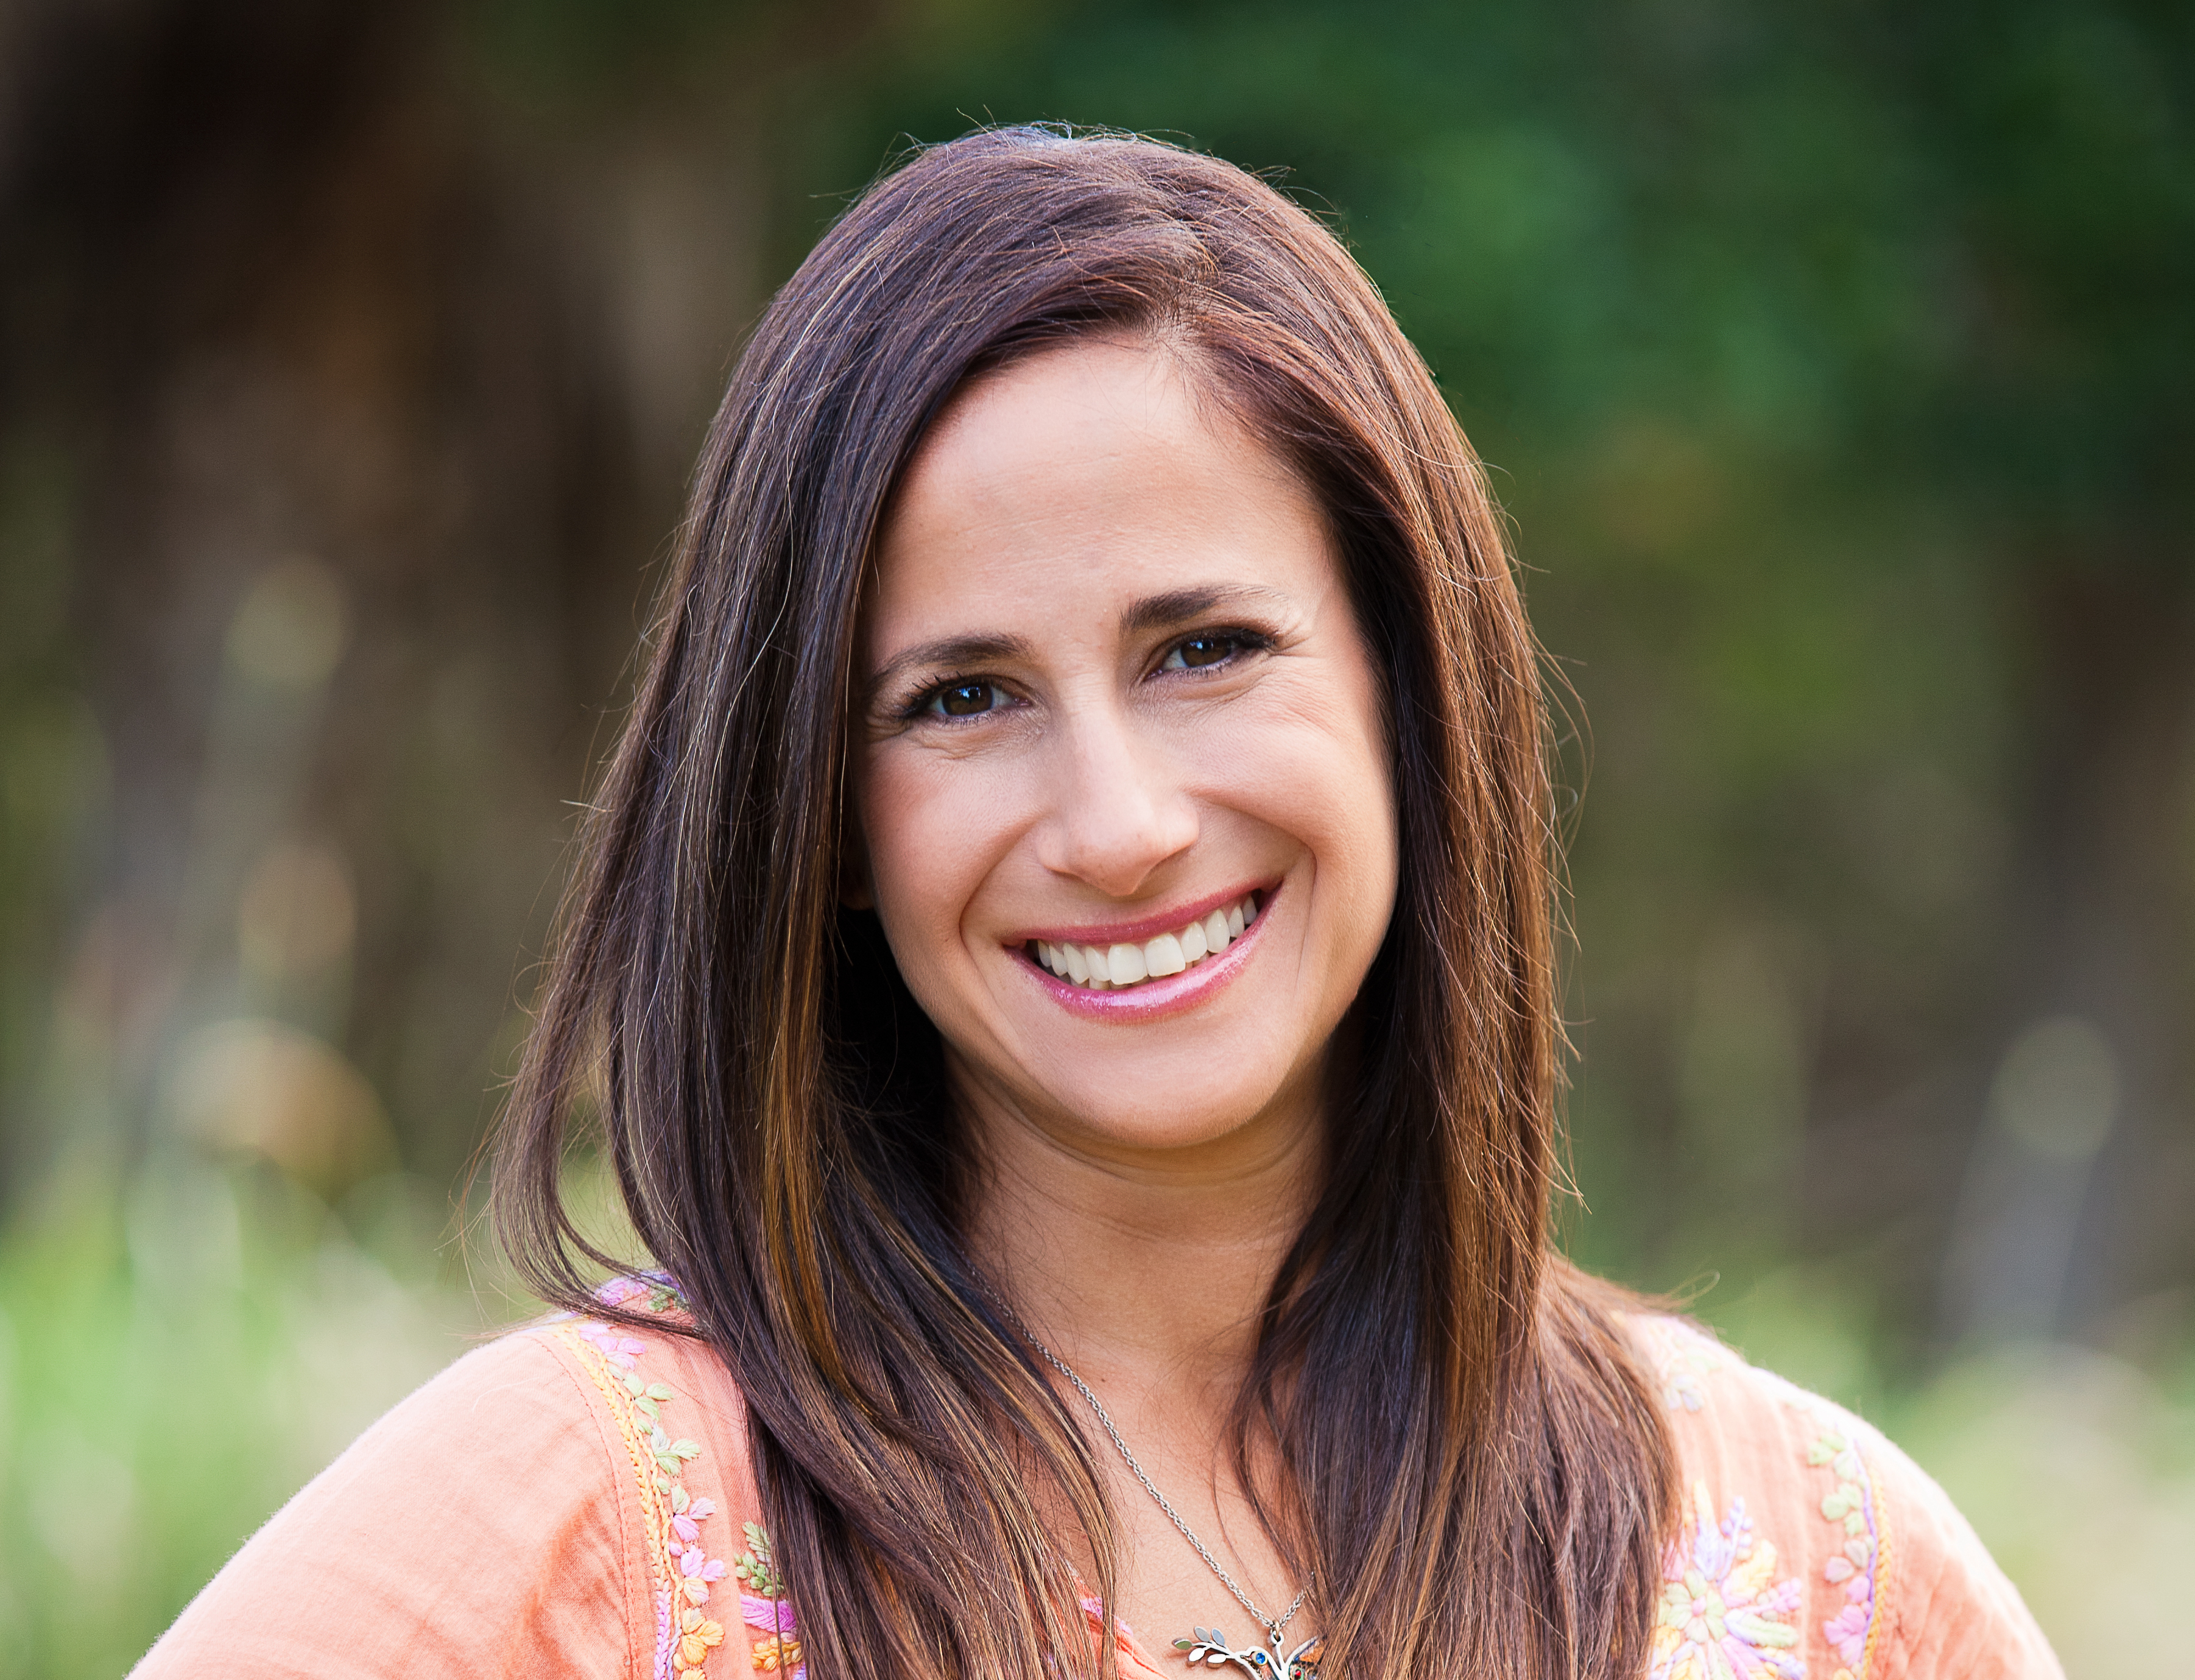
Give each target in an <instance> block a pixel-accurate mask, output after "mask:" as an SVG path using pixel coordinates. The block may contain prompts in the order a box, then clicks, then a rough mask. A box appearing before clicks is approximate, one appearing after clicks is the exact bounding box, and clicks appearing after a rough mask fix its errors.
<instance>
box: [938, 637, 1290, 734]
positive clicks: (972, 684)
mask: <svg viewBox="0 0 2195 1680" xmlns="http://www.w3.org/2000/svg"><path fill="white" fill-rule="evenodd" d="M1191 642H1224V643H1225V644H1228V650H1227V652H1226V653H1225V654H1224V655H1222V656H1221V657H1220V658H1218V659H1216V660H1214V661H1212V663H1211V664H1209V665H1188V664H1184V665H1180V666H1176V667H1168V666H1167V663H1166V660H1170V659H1172V657H1173V656H1174V655H1176V654H1178V653H1179V652H1180V651H1181V650H1182V649H1184V648H1185V647H1187V646H1188V645H1189V644H1190V643H1191ZM1272 646H1273V638H1272V637H1270V636H1269V635H1268V634H1266V633H1265V632H1264V631H1262V630H1251V629H1247V628H1244V627H1241V626H1236V627H1234V628H1231V629H1226V630H1199V631H1196V632H1193V633H1191V634H1190V635H1187V636H1184V637H1182V638H1180V639H1179V640H1178V641H1175V642H1172V643H1169V644H1167V650H1166V658H1165V659H1162V660H1161V661H1160V662H1159V666H1158V669H1159V670H1161V671H1164V670H1167V669H1168V668H1172V669H1173V670H1176V671H1178V672H1179V673H1182V674H1183V675H1185V676H1189V677H1201V676H1202V675H1203V674H1204V673H1207V672H1213V671H1221V670H1224V669H1225V668H1226V667H1229V666H1230V665H1232V664H1234V663H1235V661H1236V660H1238V659H1240V658H1241V657H1242V655H1244V654H1250V653H1265V652H1267V651H1269V650H1270V649H1271V648H1272ZM1004 686H1005V685H1004V684H1001V683H1000V682H998V681H997V680H996V679H995V678H989V677H985V676H982V675H980V674H978V673H972V672H971V673H961V674H959V675H956V676H951V677H947V678H943V679H942V681H939V682H935V683H932V684H930V686H929V687H927V688H925V689H924V690H921V692H919V693H918V694H916V695H913V696H911V697H910V698H909V699H908V700H907V703H906V704H905V705H904V706H902V707H901V708H900V717H901V719H902V721H903V722H907V723H919V722H921V721H922V720H924V719H930V721H932V722H936V723H942V724H965V723H973V722H975V721H976V720H977V719H979V718H988V717H989V716H991V715H992V713H994V712H996V711H998V710H1000V707H995V706H994V707H990V708H989V709H988V710H986V711H982V712H971V713H967V714H965V716H961V717H957V718H956V717H951V716H948V715H945V714H943V713H938V712H936V711H934V710H933V709H932V708H933V707H935V706H936V703H937V701H938V700H939V698H940V697H941V696H943V695H946V694H948V693H950V692H951V691H952V690H954V689H964V688H979V687H980V688H988V689H992V690H999V689H1001V688H1003V687H1004Z"/></svg>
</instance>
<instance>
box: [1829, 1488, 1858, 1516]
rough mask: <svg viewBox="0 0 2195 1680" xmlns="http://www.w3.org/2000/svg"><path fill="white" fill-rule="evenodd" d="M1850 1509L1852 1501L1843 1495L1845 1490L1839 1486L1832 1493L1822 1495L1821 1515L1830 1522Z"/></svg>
mask: <svg viewBox="0 0 2195 1680" xmlns="http://www.w3.org/2000/svg"><path fill="white" fill-rule="evenodd" d="M1851 1509H1852V1501H1851V1500H1850V1499H1848V1498H1846V1497H1845V1490H1844V1489H1843V1488H1841V1487H1840V1488H1839V1489H1837V1491H1836V1492H1834V1493H1827V1494H1824V1495H1823V1497H1822V1515H1823V1516H1825V1517H1827V1518H1829V1521H1832V1522H1835V1521H1836V1520H1837V1519H1838V1518H1839V1517H1841V1516H1842V1515H1844V1514H1845V1513H1846V1511H1848V1510H1851Z"/></svg>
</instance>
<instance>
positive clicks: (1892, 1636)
mask: <svg viewBox="0 0 2195 1680" xmlns="http://www.w3.org/2000/svg"><path fill="white" fill-rule="evenodd" d="M608 1296H609V1298H611V1299H613V1300H615V1301H618V1302H620V1303H621V1304H625V1305H629V1306H637V1307H640V1308H643V1309H648V1310H653V1311H655V1312H659V1313H665V1312H671V1311H674V1310H676V1308H675V1302H674V1300H673V1298H672V1296H671V1294H670V1292H669V1291H668V1290H665V1289H663V1288H661V1287H658V1286H654V1285H649V1284H648V1282H647V1281H646V1280H644V1279H642V1280H625V1281H623V1282H620V1283H619V1284H616V1285H612V1286H611V1289H610V1290H609V1291H608ZM1633 1331H1634V1334H1636V1335H1637V1336H1638V1337H1639V1342H1640V1345H1641V1348H1642V1351H1643V1352H1644V1354H1645V1363H1646V1365H1647V1368H1648V1369H1649V1370H1650V1371H1651V1372H1652V1373H1653V1375H1654V1377H1655V1380H1656V1383H1658V1384H1659V1386H1660V1387H1661V1389H1662V1399H1663V1402H1664V1404H1665V1405H1666V1406H1668V1409H1669V1416H1670V1418H1671V1422H1672V1427H1673V1429H1674V1435H1675V1437H1676V1440H1677V1446H1678V1457H1679V1465H1680V1469H1681V1472H1682V1475H1683V1478H1684V1485H1685V1488H1686V1490H1687V1496H1686V1499H1685V1517H1684V1521H1683V1524H1682V1527H1681V1529H1680V1532H1679V1534H1678V1535H1677V1537H1676V1539H1674V1541H1673V1542H1672V1543H1671V1545H1670V1548H1669V1553H1668V1562H1667V1564H1666V1567H1665V1582H1664V1585H1663V1589H1662V1602H1661V1606H1660V1610H1659V1614H1658V1618H1657V1621H1656V1627H1655V1631H1654V1647H1653V1658H1652V1669H1651V1676H1652V1680H1727V1677H1741V1680H1809V1677H1812V1680H1900V1677H1906V1676H1916V1677H1918V1676H1942V1677H1949V1676H1954V1675H1975V1676H1981V1675H1988V1676H1991V1677H2028V1676H2055V1675H2058V1674H2059V1672H2060V1671H2059V1668H2058V1665H2057V1662H2056V1660H2055V1659H2054V1658H2053V1657H2052V1655H2051V1654H2050V1649H2049V1647H2048V1645H2047V1644H2046V1643H2045V1642H2044V1641H2043V1638H2042V1635H2041V1633H2040V1632H2039V1631H2037V1628H2036V1626H2035V1623H2034V1621H2033V1619H2032V1618H2031V1617H2030V1616H2029V1614H2027V1610H2026V1608H2025V1606H2024V1605H2022V1604H2021V1602H2020V1601H2019V1594H2018V1593H2017V1592H2016V1591H2014V1589H2013V1587H2012V1585H2011V1584H2010V1583H2009V1582H2008V1581H2007V1580H2006V1579H2005V1578H2004V1576H2003V1575H2002V1573H2000V1572H1999V1571H1998V1570H1997V1568H1996V1565H1995V1564H1994V1563H1992V1562H1990V1556H1989V1554H1988V1553H1987V1552H1986V1551H1985V1550H1984V1549H1983V1547H1982V1545H1981V1543H1980V1542H1979V1540H1977V1539H1975V1538H1974V1534H1973V1530H1972V1529H1971V1528H1969V1527H1967V1524H1966V1522H1965V1521H1963V1520H1962V1518H1961V1517H1960V1516H1959V1515H1958V1513H1957V1512H1956V1510H1953V1509H1952V1508H1951V1505H1950V1502H1949V1501H1948V1500H1947V1499H1945V1498H1944V1495H1943V1493H1942V1492H1941V1491H1940V1490H1939V1489H1938V1488H1937V1487H1936V1486H1935V1484H1934V1483H1933V1482H1932V1481H1929V1480H1928V1478H1927V1476H1926V1475H1922V1474H1921V1471H1920V1470H1918V1469H1916V1468H1915V1467H1914V1465H1913V1464H1912V1463H1911V1461H1910V1460H1909V1459H1907V1458H1905V1456H1904V1454H1903V1453H1901V1452H1898V1449H1897V1448H1895V1447H1894V1446H1891V1445H1890V1444H1889V1442H1887V1440H1884V1439H1883V1438H1882V1437H1881V1435H1877V1434H1876V1433H1875V1431H1874V1430H1872V1429H1869V1428H1868V1427H1867V1426H1866V1425H1865V1424H1864V1423H1859V1422H1858V1420H1856V1419H1855V1418H1853V1417H1851V1416H1850V1415H1849V1414H1848V1413H1846V1412H1841V1411H1840V1410H1838V1409H1837V1408H1836V1407H1835V1406H1831V1405H1829V1403H1828V1402H1827V1401H1824V1400H1818V1399H1816V1398H1815V1397H1814V1396H1812V1395H1811V1394H1806V1393H1803V1392H1802V1391H1800V1389H1797V1388H1793V1387H1791V1386H1790V1385H1789V1383H1784V1382H1783V1381H1782V1380H1781V1379H1780V1378H1777V1377H1772V1376H1770V1375H1768V1374H1767V1373H1766V1372H1764V1371H1754V1370H1753V1369H1752V1368H1751V1367H1749V1366H1748V1365H1745V1364H1743V1362H1742V1361H1740V1360H1738V1359H1737V1358H1736V1357H1735V1356H1734V1355H1733V1354H1730V1353H1729V1352H1727V1351H1726V1350H1725V1349H1724V1348H1722V1347H1721V1346H1720V1344H1719V1343H1717V1342H1714V1341H1713V1340H1711V1339H1710V1338H1708V1336H1704V1335H1702V1333H1701V1332H1699V1331H1697V1330H1694V1329H1692V1328H1691V1327H1690V1326H1689V1325H1685V1324H1684V1323H1682V1322H1680V1321H1679V1320H1677V1319H1662V1318H1647V1319H1638V1320H1635V1321H1634V1323H1633ZM1086 1610H1087V1614H1088V1615H1089V1619H1090V1626H1091V1630H1092V1637H1103V1632H1102V1626H1101V1624H1100V1622H1099V1619H1098V1614H1097V1608H1096V1606H1095V1604H1094V1603H1092V1604H1091V1605H1089V1606H1087V1607H1086ZM1115 1650H1116V1653H1117V1654H1118V1657H1119V1664H1120V1670H1121V1673H1122V1674H1123V1675H1124V1676H1126V1677H1129V1680H1182V1677H1183V1675H1184V1670H1183V1668H1182V1664H1181V1660H1180V1659H1179V1658H1178V1657H1176V1656H1174V1655H1173V1654H1172V1653H1171V1652H1160V1653H1156V1654H1153V1653H1149V1652H1147V1651H1145V1650H1144V1648H1143V1647H1142V1646H1141V1645H1139V1644H1138V1642H1137V1641H1136V1639H1135V1637H1134V1636H1133V1635H1132V1633H1131V1632H1129V1631H1127V1630H1126V1628H1119V1629H1116V1631H1115ZM801 1668H802V1663H801V1656H800V1634H799V1622H798V1618H797V1617H796V1615H795V1614H794V1611H793V1608H792V1602H790V1601H789V1599H788V1598H787V1596H786V1582H785V1579H784V1577H783V1576H782V1575H781V1573H779V1570H778V1567H777V1564H776V1561H775V1558H774V1557H773V1556H772V1555H771V1551H770V1543H769V1534H768V1533H767V1532H766V1531H765V1530H764V1528H763V1526H762V1521H761V1510H760V1506H759V1502H758V1498H757V1495H756V1491H755V1483H754V1478H753V1475H752V1471H751V1469H750V1468H749V1466H748V1464H747V1458H746V1418H745V1413H744V1410H743V1408H742V1406H741V1404H740V1395H739V1393H738V1390H737V1389H736V1388H735V1387H734V1385H733V1383H731V1381H730V1378H729V1376H728V1375H727V1374H726V1372H725V1371H723V1367H722V1366H721V1365H719V1364H718V1363H717V1361H716V1360H715V1359H714V1357H713V1356H712V1354H710V1352H709V1350H708V1349H707V1348H706V1347H704V1346H702V1345H700V1344H699V1343H697V1342H694V1341H692V1340H690V1339H688V1338H687V1337H683V1336H673V1335H667V1334H666V1335H635V1334H633V1333H631V1332H630V1331H626V1330H625V1329H624V1328H622V1327H620V1326H617V1325H601V1324H597V1323H594V1322H592V1321H590V1320H586V1319H562V1320H560V1321H554V1322H550V1323H547V1324H544V1325H536V1326H533V1327H532V1328H530V1329H527V1330H523V1331H517V1332H515V1333H513V1334H511V1335H509V1336H504V1337H503V1338H501V1339H500V1340H498V1341H497V1342H493V1343H491V1344H490V1345H488V1346H487V1347H484V1348H480V1349H479V1350H477V1351H476V1352H475V1353H472V1354H468V1355H466V1356H465V1357H464V1359H461V1360H458V1362H457V1363H456V1364H455V1365H452V1366H451V1367H450V1369H449V1370H447V1371H444V1372H443V1373H442V1374H441V1376H440V1377H436V1378H435V1380H434V1381H433V1382H431V1383H428V1384H427V1385H426V1386H425V1387H424V1388H421V1389H420V1390H419V1391H418V1393H417V1394H413V1395H412V1397H411V1398H410V1399H409V1400H406V1401H404V1402H403V1403H402V1404H401V1405H400V1406H397V1407H396V1409H395V1411H393V1412H390V1413H389V1415H388V1416H387V1417H383V1419H382V1420H381V1421H380V1422H379V1423H376V1424H375V1425H374V1426H373V1427H372V1429H368V1430H367V1431H366V1434H365V1435H361V1436H360V1438H359V1439H358V1440H357V1441H356V1442H355V1443H354V1445H353V1446H351V1447H350V1449H349V1451H348V1452H345V1453H344V1454H343V1456H342V1457H341V1458H338V1459H337V1460H336V1462H335V1463H334V1464H331V1465H330V1466H329V1467H328V1468H327V1469H326V1470H325V1471H323V1472H322V1473H321V1474H320V1475H319V1476H318V1477H316V1478H315V1479H314V1481H312V1483H311V1484H310V1485H309V1486H308V1487H306V1488H305V1489H304V1491H303V1492H301V1493H299V1494H298V1495H297V1498H294V1499H292V1500H291V1502H290V1503H289V1504H287V1505H286V1506H285V1507H284V1508H283V1509H282V1510H281V1511H280V1512H279V1513H278V1514H277V1515H275V1516H274V1518H273V1519H272V1520H271V1521H268V1524H267V1526H266V1527H263V1528H262V1529H261V1530H260V1531H259V1533H257V1534H256V1535H254V1536H253V1537H252V1539H251V1540H250V1541H249V1542H248V1543H247V1544H245V1546H244V1548H243V1549H242V1550H240V1551H239V1552H238V1553H237V1555H236V1556H234V1557H233V1558H232V1559H231V1560H230V1561H229V1563H228V1567H225V1568H224V1569H222V1572H221V1573H220V1574H218V1575H216V1577H215V1578H214V1579H213V1581H212V1583H211V1584H210V1585H208V1586H207V1588H206V1589H205V1591H204V1592H202V1593H200V1594H199V1596H198V1598H197V1599H196V1600H195V1601H194V1602H193V1603H192V1604H191V1606H190V1608H187V1610H185V1611H184V1612H183V1614H182V1616H181V1618H180V1619H178V1620H177V1621H176V1625H175V1626H174V1627H172V1628H171V1629H170V1630H169V1631H168V1633H167V1635H166V1636H165V1637H164V1638H163V1639H161V1641H160V1642H159V1643H158V1644H157V1645H155V1646H154V1647H153V1649H152V1651H151V1652H150V1653H149V1654H147V1656H146V1658H145V1660H143V1662H142V1663H141V1664H140V1665H139V1666H138V1668H137V1670H136V1673H137V1674H138V1676H140V1677H141V1680H177V1677H182V1676H200V1675H204V1676H215V1675H218V1676H221V1677H224V1680H262V1677H273V1676H278V1675H279V1676H290V1675H298V1674H311V1675H314V1676H316V1677H325V1680H351V1677H366V1676H403V1677H406V1680H441V1677H450V1680H456V1677H458V1676H464V1677H467V1680H480V1677H487V1676H494V1675H508V1676H519V1675H527V1676H537V1675H545V1674H558V1675H562V1674H574V1675H578V1674H585V1675H601V1676H613V1675H614V1676H618V1677H625V1680H753V1677H755V1676H757V1675H764V1676H769V1675H775V1674H780V1673H782V1674H784V1675H785V1676H786V1680H800V1671H801Z"/></svg>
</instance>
